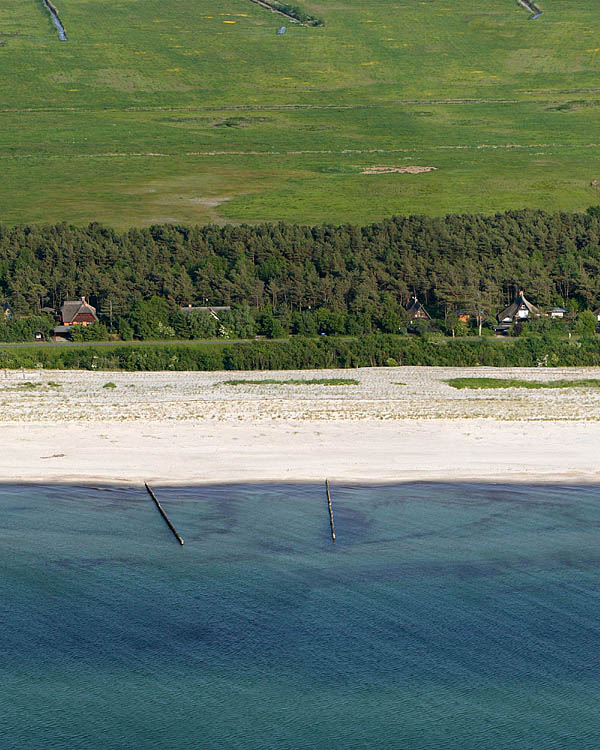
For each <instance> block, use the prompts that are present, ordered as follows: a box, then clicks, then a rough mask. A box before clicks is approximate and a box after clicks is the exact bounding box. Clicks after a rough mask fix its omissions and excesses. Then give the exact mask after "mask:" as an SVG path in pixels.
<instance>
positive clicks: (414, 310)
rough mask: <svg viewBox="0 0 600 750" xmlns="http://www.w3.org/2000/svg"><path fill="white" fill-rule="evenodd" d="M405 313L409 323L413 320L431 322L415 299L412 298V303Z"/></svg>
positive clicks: (425, 311)
mask: <svg viewBox="0 0 600 750" xmlns="http://www.w3.org/2000/svg"><path fill="white" fill-rule="evenodd" d="M406 312H407V313H408V319H409V320H410V321H411V322H412V321H413V320H431V316H430V315H429V313H428V312H427V310H426V309H425V308H424V307H423V305H422V304H421V303H420V302H419V300H418V299H417V298H416V297H413V298H412V302H411V303H410V305H409V307H408V308H407V310H406Z"/></svg>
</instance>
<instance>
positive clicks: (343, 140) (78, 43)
mask: <svg viewBox="0 0 600 750" xmlns="http://www.w3.org/2000/svg"><path fill="white" fill-rule="evenodd" d="M56 4H57V6H58V9H59V11H60V16H61V20H62V22H63V24H64V26H65V29H66V32H67V36H68V41H67V42H60V41H59V40H58V36H57V33H56V29H55V28H54V26H53V25H52V22H51V20H50V16H49V14H48V12H47V11H46V10H45V8H44V6H43V4H42V2H41V0H4V2H3V3H2V4H1V5H0V175H1V177H0V221H2V222H5V223H16V222H46V221H48V222H55V221H61V220H65V221H69V222H73V223H79V224H81V223H85V222H88V221H94V220H98V221H102V222H105V223H108V224H113V225H115V226H119V227H128V226H132V225H143V224H151V223H157V222H163V221H176V222H201V223H203V222H207V221H211V222H225V221H233V222H239V221H247V222H259V221H277V220H280V219H283V220H287V221H293V222H302V223H313V222H332V223H338V222H347V221H348V222H355V223H360V222H362V223H364V222H369V221H376V220H379V219H381V218H383V217H385V216H390V215H392V214H407V213H425V214H431V215H437V214H443V213H448V212H476V211H477V212H484V213H492V212H496V211H501V210H506V209H511V208H515V209H516V208H523V207H532V208H544V209H546V210H548V211H556V210H568V211H576V210H582V209H585V208H586V207H587V206H589V205H593V204H597V203H599V202H600V191H598V189H597V187H596V186H594V185H593V184H592V183H593V181H594V180H596V179H600V164H599V163H598V149H599V147H600V146H599V145H598V144H600V135H598V133H597V126H598V119H599V118H598V116H599V114H600V83H599V81H600V28H599V27H598V24H597V16H598V12H597V1H596V2H595V0H578V2H577V3H573V2H572V1H571V0H544V2H543V4H542V5H541V7H542V10H543V11H544V13H543V15H542V16H541V18H539V19H537V20H535V21H531V20H529V14H528V13H527V12H526V11H525V10H524V9H523V8H522V7H521V6H519V5H518V4H517V3H516V2H514V0H480V1H479V2H476V1H475V0H452V2H450V1H449V0H422V1H421V2H417V1H415V0H411V2H407V1H405V2H389V1H384V0H335V1H334V0H321V1H320V2H316V3H313V2H311V3H309V2H303V1H302V0H299V2H298V3H297V5H299V6H301V7H302V8H303V9H305V10H306V11H307V12H309V13H313V14H314V15H316V16H319V17H321V18H323V19H324V21H325V25H324V26H323V27H320V28H312V27H305V26H301V25H299V24H295V23H291V22H290V21H289V20H288V19H285V18H284V17H282V16H280V15H278V14H275V13H272V12H270V11H268V10H265V9H264V8H262V7H259V6H258V5H256V4H255V3H253V2H250V0H228V1H227V2H222V3H215V2H211V3H209V2H208V1H207V0H169V2H168V3H165V2H158V0H144V1H143V2H141V0H111V1H110V2H109V1H108V0H95V2H91V0H56ZM281 25H285V26H287V32H286V33H285V34H283V35H278V34H276V30H277V28H278V27H279V26H281ZM382 166H383V167H393V168H401V167H406V166H421V167H434V168H435V169H434V170H432V171H429V172H424V173H420V174H410V173H409V174H405V173H389V174H363V172H364V170H367V169H369V168H372V167H382Z"/></svg>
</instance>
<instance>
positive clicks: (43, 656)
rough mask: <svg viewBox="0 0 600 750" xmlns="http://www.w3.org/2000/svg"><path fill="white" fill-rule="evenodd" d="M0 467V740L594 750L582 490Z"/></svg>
mask: <svg viewBox="0 0 600 750" xmlns="http://www.w3.org/2000/svg"><path fill="white" fill-rule="evenodd" d="M155 489H156V492H157V494H158V496H159V498H160V499H161V500H162V503H163V506H164V508H165V510H166V511H167V513H168V514H169V516H170V518H171V520H172V521H173V523H174V524H175V526H176V527H177V530H178V532H179V533H180V534H181V535H182V536H183V537H184V538H185V546H184V547H180V546H179V544H178V543H177V541H176V540H175V539H174V537H173V536H172V534H171V532H170V531H169V529H168V528H167V526H166V524H165V523H164V521H163V520H162V518H161V517H160V515H159V513H158V512H157V510H156V508H155V506H154V505H153V503H152V501H151V499H150V498H149V497H148V496H147V494H146V493H145V492H144V491H143V490H137V489H109V488H90V487H88V488H83V487H52V488H49V487H12V486H5V487H3V488H0V566H1V576H0V587H1V596H0V627H1V630H0V689H1V695H2V706H1V708H0V747H1V748H2V750H12V749H13V748H14V749H15V750H17V749H18V750H28V749H29V748H32V749H35V750H47V749H48V748H61V749H62V748H68V749H69V750H71V749H73V748H86V749H88V748H89V749H93V750H96V748H97V749H98V750H120V749H121V748H122V749H123V750H125V749H127V750H130V749H132V748H143V749H144V750H145V749H148V750H151V749H153V748H244V749H245V750H246V749H253V748H261V749H262V748H278V749H279V748H310V749H315V750H316V749H320V748H326V749H328V750H329V749H331V748H380V747H381V748H440V749H441V748H444V749H446V748H460V749H461V750H466V749H467V748H474V749H475V748H476V749H477V750H482V749H485V748H490V749H491V748H494V749H495V750H497V749H498V748H544V749H548V748H598V747H600V488H598V487H585V488H584V487H559V486H556V487H541V486H537V487H536V486H514V485H511V486H502V485H483V484H469V485H464V484H463V485H452V484H404V485H398V486H382V487H352V486H336V485H333V486H332V496H333V507H334V512H335V523H336V532H337V543H336V544H335V546H334V545H333V544H332V543H331V538H330V533H329V519H328V514H327V504H326V497H325V493H324V488H323V487H322V486H314V485H310V486H309V485H306V486H297V485H279V486H272V485H270V486H257V485H240V486H222V487H193V488H186V489H178V488H169V489H165V488H155Z"/></svg>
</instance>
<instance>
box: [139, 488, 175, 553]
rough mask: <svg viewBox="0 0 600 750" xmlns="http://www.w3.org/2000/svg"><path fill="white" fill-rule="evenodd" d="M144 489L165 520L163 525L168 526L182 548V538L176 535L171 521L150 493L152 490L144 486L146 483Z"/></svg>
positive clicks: (152, 493)
mask: <svg viewBox="0 0 600 750" xmlns="http://www.w3.org/2000/svg"><path fill="white" fill-rule="evenodd" d="M144 487H145V488H146V489H147V490H148V494H149V495H150V497H151V498H152V499H153V500H154V502H155V504H156V507H157V508H158V510H159V513H160V515H161V516H162V517H163V518H164V520H165V523H166V524H167V526H168V527H169V528H170V529H171V531H172V532H173V536H174V537H175V539H177V541H178V542H179V544H181V546H182V547H183V539H182V538H181V537H180V536H179V534H178V533H177V529H176V528H175V526H173V524H172V523H171V521H170V520H169V516H168V515H167V514H166V513H165V511H164V510H163V507H162V505H161V504H160V503H159V502H158V498H157V497H156V495H155V494H154V492H152V489H151V488H150V487H148V485H147V484H146V482H144Z"/></svg>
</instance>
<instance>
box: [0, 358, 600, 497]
mask: <svg viewBox="0 0 600 750" xmlns="http://www.w3.org/2000/svg"><path fill="white" fill-rule="evenodd" d="M467 376H477V377H511V378H515V377H516V378H521V379H530V380H555V379H580V378H595V377H599V376H600V373H599V372H598V370H595V369H589V368H588V369H542V368H540V369H515V368H510V369H492V368H473V369H458V368H424V367H423V368H420V367H415V368H410V367H397V368H364V369H358V370H328V371H308V370H306V371H300V372H289V371H286V372H282V373H278V372H260V373H257V372H244V373H231V372H227V373H223V372H210V373H176V372H162V373H112V372H111V373H107V372H80V371H49V370H35V371H0V408H1V415H0V423H1V429H2V435H3V449H2V454H1V457H0V475H1V477H2V481H4V482H73V483H79V482H82V483H88V482H94V483H102V484H105V483H124V484H139V483H141V482H143V481H148V482H149V483H155V484H185V483H209V484H218V483H226V482H266V481H321V480H323V479H324V478H325V477H329V478H330V479H331V480H332V481H335V482H344V483H355V482H356V483H358V482H369V483H371V482H375V483H377V482H402V481H414V480H436V481H442V480H443V481H459V480H461V481H466V480H478V481H515V482H517V481H519V482H520V481H528V482H572V483H577V482H597V481H600V457H599V452H598V444H599V442H600V441H599V439H600V389H579V388H574V389H556V390H524V389H501V390H456V389H454V388H452V387H450V386H449V385H447V383H446V382H445V381H446V380H448V379H449V378H452V377H467ZM315 377H320V378H323V377H327V378H333V377H340V378H355V379H357V380H358V381H359V384H358V385H352V386H348V385H345V386H317V385H269V384H264V385H252V384H248V385H245V384H242V385H228V384H227V383H226V382H225V381H228V380H232V379H236V380H267V379H279V380H287V379H302V380H310V379H312V378H315ZM107 384H112V385H109V386H108V387H106V386H107Z"/></svg>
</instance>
